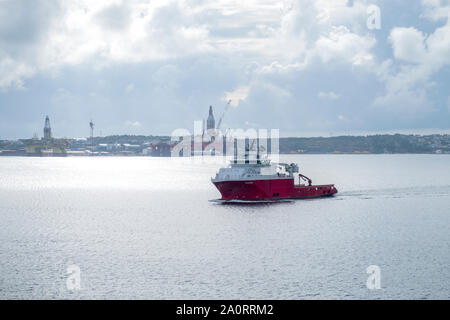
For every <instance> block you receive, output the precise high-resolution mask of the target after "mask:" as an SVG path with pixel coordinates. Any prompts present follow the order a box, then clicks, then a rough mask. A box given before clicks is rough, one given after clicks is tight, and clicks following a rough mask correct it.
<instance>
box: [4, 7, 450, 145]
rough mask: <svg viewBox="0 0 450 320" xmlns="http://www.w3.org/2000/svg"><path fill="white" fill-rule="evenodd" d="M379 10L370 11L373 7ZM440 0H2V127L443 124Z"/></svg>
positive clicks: (78, 133)
mask: <svg viewBox="0 0 450 320" xmlns="http://www.w3.org/2000/svg"><path fill="white" fill-rule="evenodd" d="M378 13H379V14H378ZM449 17H450V0H411V1H404V0H386V1H382V0H367V1H366V0H353V1H351V0H297V1H279V0H277V1H272V0H264V1H262V0H245V1H242V0H241V1H234V0H230V1H223V0H214V1H203V0H193V1H188V0H186V1H183V0H180V1H171V0H164V1H153V0H152V1H141V0H126V1H121V0H95V1H91V0H73V1H70V0H53V1H52V0H33V1H28V0H23V1H22V0H0V139H16V138H27V137H31V136H33V134H35V133H37V134H38V135H39V136H42V134H43V133H42V128H43V125H44V119H45V116H46V115H49V117H50V120H51V123H52V131H53V133H54V135H55V136H57V137H85V136H88V135H89V122H90V120H91V119H92V120H93V121H94V123H95V135H103V136H105V135H111V134H144V135H151V134H153V135H161V134H162V135H170V134H171V133H172V131H173V130H175V129H177V128H186V129H188V130H190V131H192V129H193V126H194V121H195V120H202V119H204V118H206V117H207V115H208V109H209V106H210V105H212V106H213V108H214V114H215V117H216V121H217V120H218V119H219V118H220V117H221V115H222V113H223V110H224V109H225V105H226V103H227V101H228V100H230V99H231V101H232V102H231V107H230V108H229V110H228V111H227V113H226V114H225V116H224V119H223V125H222V128H224V129H225V128H243V129H248V128H255V129H279V130H280V135H282V136H286V135H292V136H311V135H323V136H329V135H337V134H367V133H370V134H373V133H384V132H408V133H430V132H437V133H439V132H442V133H444V132H449V131H450V20H449Z"/></svg>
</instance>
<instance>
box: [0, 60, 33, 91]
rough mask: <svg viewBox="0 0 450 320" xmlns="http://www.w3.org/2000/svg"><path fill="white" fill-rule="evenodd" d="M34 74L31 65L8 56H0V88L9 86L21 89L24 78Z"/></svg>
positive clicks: (3, 88)
mask: <svg viewBox="0 0 450 320" xmlns="http://www.w3.org/2000/svg"><path fill="white" fill-rule="evenodd" d="M34 74H35V71H34V69H33V68H32V67H30V66H28V65H27V64H25V63H23V62H20V61H16V60H13V59H10V58H3V59H1V58H0V89H1V90H5V89H7V88H9V87H14V88H17V89H23V87H24V79H26V78H29V77H31V76H33V75H34Z"/></svg>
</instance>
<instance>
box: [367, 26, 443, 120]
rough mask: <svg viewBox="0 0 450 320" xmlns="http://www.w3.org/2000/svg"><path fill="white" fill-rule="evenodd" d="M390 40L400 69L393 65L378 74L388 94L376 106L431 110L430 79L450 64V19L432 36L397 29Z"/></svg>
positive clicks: (376, 102)
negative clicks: (428, 91)
mask: <svg viewBox="0 0 450 320" xmlns="http://www.w3.org/2000/svg"><path fill="white" fill-rule="evenodd" d="M389 41H390V43H391V45H392V48H393V53H394V58H395V59H397V61H396V62H397V63H398V64H400V68H398V67H397V66H396V65H395V64H393V63H392V62H389V63H385V64H384V66H383V68H382V69H381V70H379V71H378V76H379V77H380V79H381V80H382V81H383V82H384V83H385V87H386V93H385V95H384V96H379V97H377V98H376V99H375V101H374V105H375V106H383V107H387V108H391V109H395V108H399V109H401V110H403V111H406V112H418V111H430V110H427V109H430V108H432V105H433V104H432V102H431V101H430V99H429V97H428V94H427V91H426V88H427V87H429V86H431V84H432V82H431V81H430V78H431V77H432V76H433V75H434V74H435V73H437V72H438V71H440V70H441V69H442V68H443V67H445V66H448V65H449V64H450V20H447V23H446V24H445V25H444V26H441V27H438V28H436V29H435V30H434V32H432V33H431V34H429V35H426V34H424V33H423V32H421V31H419V30H417V29H416V28H414V27H409V28H393V29H392V30H391V33H390V36H389ZM405 62H406V63H407V64H405ZM408 106H409V107H408Z"/></svg>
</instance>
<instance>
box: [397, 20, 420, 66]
mask: <svg viewBox="0 0 450 320" xmlns="http://www.w3.org/2000/svg"><path fill="white" fill-rule="evenodd" d="M424 40H425V36H424V34H423V33H422V32H420V31H419V30H417V29H415V28H413V27H409V28H394V29H393V30H392V31H391V34H390V36H389V41H390V42H391V44H392V47H393V50H394V57H395V58H396V59H400V60H404V61H407V62H414V63H420V62H422V61H423V60H424V58H425V55H426V49H425V43H424Z"/></svg>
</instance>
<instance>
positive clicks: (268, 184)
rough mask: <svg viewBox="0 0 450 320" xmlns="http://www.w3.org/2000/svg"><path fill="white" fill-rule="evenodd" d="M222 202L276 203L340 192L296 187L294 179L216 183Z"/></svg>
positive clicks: (332, 187)
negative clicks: (277, 201)
mask: <svg viewBox="0 0 450 320" xmlns="http://www.w3.org/2000/svg"><path fill="white" fill-rule="evenodd" d="M213 183H214V185H215V186H216V188H217V189H218V190H219V192H220V193H221V195H222V198H221V199H220V201H274V200H275V201H276V200H284V199H312V198H320V197H329V196H332V195H334V194H336V193H337V192H338V191H337V189H336V188H335V187H334V185H332V184H330V185H311V186H300V185H294V179H264V180H239V181H214V182H213Z"/></svg>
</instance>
